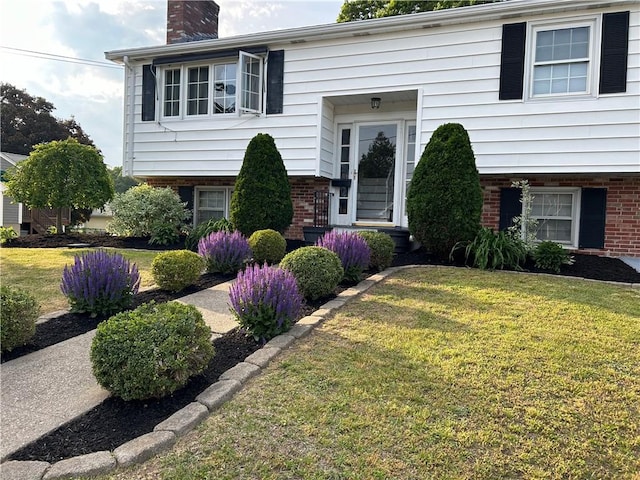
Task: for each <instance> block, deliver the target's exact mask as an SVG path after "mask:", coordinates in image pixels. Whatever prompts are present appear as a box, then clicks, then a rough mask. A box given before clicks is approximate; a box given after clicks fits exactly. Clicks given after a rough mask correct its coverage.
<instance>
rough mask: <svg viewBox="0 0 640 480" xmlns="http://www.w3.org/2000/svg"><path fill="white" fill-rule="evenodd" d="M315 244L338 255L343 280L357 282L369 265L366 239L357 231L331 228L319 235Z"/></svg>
mask: <svg viewBox="0 0 640 480" xmlns="http://www.w3.org/2000/svg"><path fill="white" fill-rule="evenodd" d="M316 245H318V246H319V247H324V248H326V249H328V250H331V251H332V252H334V253H335V254H336V255H338V257H340V261H341V262H342V268H343V269H344V277H343V280H344V281H346V282H353V283H355V282H359V281H360V279H361V278H362V272H364V271H365V270H366V269H367V268H368V267H369V260H370V258H371V251H370V250H369V246H368V245H367V242H366V240H365V239H364V238H362V237H361V236H360V235H358V234H357V233H354V232H336V231H335V230H331V231H330V232H327V233H325V234H324V235H323V236H322V237H320V238H319V239H318V240H317V242H316Z"/></svg>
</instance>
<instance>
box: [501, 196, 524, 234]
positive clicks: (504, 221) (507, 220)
mask: <svg viewBox="0 0 640 480" xmlns="http://www.w3.org/2000/svg"><path fill="white" fill-rule="evenodd" d="M518 215H522V204H521V203H520V189H519V188H502V189H500V230H506V229H507V228H509V227H510V226H511V225H513V217H517V216H518Z"/></svg>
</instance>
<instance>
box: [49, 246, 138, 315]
mask: <svg viewBox="0 0 640 480" xmlns="http://www.w3.org/2000/svg"><path fill="white" fill-rule="evenodd" d="M139 287H140V274H139V273H138V267H137V266H136V264H135V263H133V264H132V263H130V262H129V260H127V259H125V258H124V257H123V256H122V255H120V254H118V253H107V252H106V251H104V250H97V251H94V252H87V253H84V254H82V255H76V256H75V259H74V263H73V265H71V266H69V265H67V266H65V267H64V271H63V273H62V283H61V285H60V290H62V293H63V295H64V296H65V297H67V299H68V301H69V305H70V306H71V311H73V312H78V313H89V314H91V316H92V317H95V316H97V315H109V314H112V313H116V312H120V311H122V310H124V309H126V308H128V307H129V306H130V305H131V301H132V300H133V296H134V295H135V294H136V293H138V288H139Z"/></svg>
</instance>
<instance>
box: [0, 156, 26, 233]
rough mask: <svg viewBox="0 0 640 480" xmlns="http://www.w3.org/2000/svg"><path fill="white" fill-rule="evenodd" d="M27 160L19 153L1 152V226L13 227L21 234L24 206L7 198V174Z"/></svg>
mask: <svg viewBox="0 0 640 480" xmlns="http://www.w3.org/2000/svg"><path fill="white" fill-rule="evenodd" d="M25 158H27V156H26V155H19V154H17V153H6V152H0V197H2V212H1V213H0V226H2V227H7V228H9V227H11V228H13V230H14V231H15V232H16V233H17V234H20V224H22V204H21V203H14V202H13V201H12V200H11V198H9V197H7V196H5V194H4V191H5V189H6V187H5V182H6V172H7V170H9V169H10V168H13V167H15V166H16V164H17V163H18V162H20V161H21V160H24V159H25Z"/></svg>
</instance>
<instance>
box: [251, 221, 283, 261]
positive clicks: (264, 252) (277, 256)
mask: <svg viewBox="0 0 640 480" xmlns="http://www.w3.org/2000/svg"><path fill="white" fill-rule="evenodd" d="M249 247H251V252H252V253H253V261H254V262H256V263H258V264H263V263H265V262H266V263H268V264H269V265H273V264H277V263H278V262H280V260H282V257H284V255H285V253H287V241H286V240H285V238H284V237H283V236H282V235H281V234H280V233H278V232H276V231H275V230H271V229H266V230H256V231H255V232H253V233H252V234H251V236H250V237H249Z"/></svg>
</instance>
